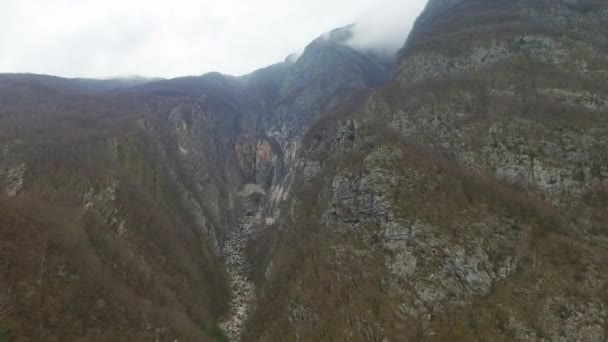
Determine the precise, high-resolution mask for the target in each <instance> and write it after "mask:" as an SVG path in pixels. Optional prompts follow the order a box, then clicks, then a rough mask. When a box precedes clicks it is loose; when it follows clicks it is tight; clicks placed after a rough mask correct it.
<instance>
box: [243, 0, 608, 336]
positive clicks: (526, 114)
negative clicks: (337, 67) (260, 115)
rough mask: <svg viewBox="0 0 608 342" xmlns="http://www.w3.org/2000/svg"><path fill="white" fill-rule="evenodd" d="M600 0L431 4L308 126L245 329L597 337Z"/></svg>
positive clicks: (602, 213) (600, 319) (602, 132)
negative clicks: (346, 96)
mask: <svg viewBox="0 0 608 342" xmlns="http://www.w3.org/2000/svg"><path fill="white" fill-rule="evenodd" d="M606 6H607V5H606V4H605V3H603V2H598V1H580V2H573V1H555V2H546V1H525V2H524V1H511V2H505V1H472V0H471V1H468V0H460V1H430V2H429V4H428V6H427V8H426V10H425V12H424V13H423V14H422V15H421V16H420V18H419V19H418V21H417V23H416V26H415V28H414V30H413V32H412V34H411V36H410V38H409V39H408V42H407V44H406V46H405V48H404V49H403V51H402V52H401V53H400V57H399V60H398V62H397V65H396V68H395V71H394V72H395V75H394V81H393V83H392V84H390V85H389V86H387V87H385V88H384V89H382V90H377V91H375V92H373V93H372V94H370V95H369V96H368V97H367V98H366V101H364V102H363V103H362V104H361V105H360V106H358V107H356V108H355V109H351V110H350V111H349V112H348V114H342V115H341V116H339V117H336V118H332V119H327V120H323V121H321V122H320V123H319V124H318V125H316V126H314V127H310V128H309V131H308V132H307V134H306V137H305V139H304V140H303V142H302V144H301V149H302V152H301V153H299V154H298V156H299V158H300V160H299V161H298V162H297V163H296V164H295V165H296V167H295V171H293V173H294V174H295V178H294V181H293V182H292V184H293V186H292V188H291V190H290V191H289V196H288V197H287V202H288V203H289V204H288V205H285V206H284V209H283V210H282V211H281V212H279V214H278V217H279V219H278V220H277V221H276V222H277V223H276V225H277V226H278V227H277V228H276V233H275V234H276V236H281V237H282V238H281V239H277V240H272V239H269V241H271V242H269V243H270V246H273V247H272V250H273V251H272V252H271V253H269V254H268V255H270V257H269V258H268V257H266V258H265V259H264V258H261V260H266V261H262V262H261V264H262V265H267V268H266V271H265V277H264V278H265V279H267V281H266V283H265V284H264V286H263V287H262V289H263V290H265V291H266V292H264V295H263V296H262V297H261V298H260V299H259V303H260V304H259V305H260V306H261V307H262V308H263V309H260V311H259V312H258V313H257V315H258V316H255V315H254V316H253V317H255V319H252V321H251V324H252V325H251V326H250V328H251V329H250V330H248V335H247V336H249V337H251V338H252V339H254V340H255V339H257V338H260V339H261V340H268V341H271V340H276V339H278V338H285V336H288V338H293V339H294V340H323V339H336V340H341V339H342V340H353V341H354V340H362V341H367V340H386V341H393V340H394V341H410V340H425V341H426V340H429V341H434V340H436V341H445V340H475V339H487V340H521V341H532V340H537V339H543V338H544V339H548V340H556V341H567V340H577V339H580V340H590V341H600V340H603V339H605V338H606V332H605V329H604V328H600V327H605V326H606V318H607V316H606V315H607V314H608V312H606V311H605V310H603V309H599V310H598V308H602V307H604V303H605V301H606V297H605V296H599V297H598V296H595V295H591V293H595V292H594V291H602V290H601V289H602V288H604V287H605V286H606V284H607V282H608V279H607V278H605V277H604V276H603V275H602V273H603V271H599V270H602V269H604V266H602V264H601V263H600V262H597V261H591V260H594V259H595V258H600V259H601V258H603V256H605V251H604V248H603V247H601V246H605V244H606V243H607V241H608V240H607V238H606V230H605V229H604V228H602V227H605V226H606V222H608V215H607V214H608V213H607V212H606V210H605V202H604V201H605V199H606V193H608V192H607V190H608V178H607V177H606V176H607V174H606V172H605V170H606V168H607V167H608V160H607V159H606V156H607V155H606V153H605V152H604V151H606V150H607V148H608V141H607V140H606V136H608V134H607V133H608V126H607V125H608V121H607V118H608V116H606V114H607V112H606V107H605V106H604V105H605V101H604V100H605V99H606V97H607V93H606V87H605V79H606V75H605V73H606V70H608V60H606V55H605V48H606V46H607V45H606V41H605V39H604V38H605V37H606V35H605V34H599V35H598V34H597V32H602V33H608V32H606V29H605V23H606V18H605V15H604V14H603V13H605V11H606V10H607V9H608V8H607V7H606ZM296 241H297V242H296ZM268 255H267V256H268ZM600 259H596V260H600ZM270 265H272V266H270ZM355 265H356V266H355ZM591 269H593V270H597V271H591ZM285 274H288V276H285ZM565 274H569V276H570V277H571V278H568V277H569V276H565ZM281 276H282V277H283V278H282V279H285V278H287V279H290V281H288V282H286V281H281V280H279V279H281V278H280V277H281ZM572 277H573V278H572ZM572 291H574V292H576V293H577V295H575V294H573V293H572ZM583 293H585V294H583ZM572 305H574V306H576V307H577V309H573V310H574V311H569V309H566V308H570V307H572ZM560 307H561V308H562V309H563V310H561V309H559V308H560ZM268 310H270V311H272V314H269V313H268ZM575 312H576V313H575ZM577 315H579V316H578V317H585V319H583V320H579V321H577V320H576V319H575V318H574V317H576V316H577ZM271 317H272V318H271ZM587 318H588V320H586V319H587ZM585 320H586V321H585ZM254 322H256V323H258V324H259V322H265V323H263V326H262V327H259V326H254ZM595 322H597V323H595Z"/></svg>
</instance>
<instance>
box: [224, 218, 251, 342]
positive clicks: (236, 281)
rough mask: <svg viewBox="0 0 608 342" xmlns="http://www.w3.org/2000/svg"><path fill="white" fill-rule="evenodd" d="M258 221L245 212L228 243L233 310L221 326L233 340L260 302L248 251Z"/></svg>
mask: <svg viewBox="0 0 608 342" xmlns="http://www.w3.org/2000/svg"><path fill="white" fill-rule="evenodd" d="M256 223H257V220H256V217H255V216H244V217H243V218H242V219H241V220H240V222H239V224H238V226H237V228H236V229H235V230H234V231H233V232H232V233H231V234H230V236H228V239H227V240H226V243H225V245H224V256H225V258H226V267H227V268H228V275H229V278H230V289H231V291H232V301H231V303H230V312H229V314H228V316H227V317H226V319H225V320H224V321H222V323H221V324H220V326H221V327H222V329H223V330H224V331H225V332H226V335H227V336H228V339H229V340H230V341H231V342H236V341H239V340H240V338H241V334H242V332H243V325H244V323H245V321H246V320H247V317H248V315H249V313H250V312H251V311H252V309H253V307H254V306H255V304H256V299H257V298H256V293H255V285H254V284H253V281H251V279H250V277H249V269H250V263H249V261H248V260H247V256H246V255H245V247H246V246H247V241H248V239H249V236H251V234H252V232H253V230H254V228H255V226H256Z"/></svg>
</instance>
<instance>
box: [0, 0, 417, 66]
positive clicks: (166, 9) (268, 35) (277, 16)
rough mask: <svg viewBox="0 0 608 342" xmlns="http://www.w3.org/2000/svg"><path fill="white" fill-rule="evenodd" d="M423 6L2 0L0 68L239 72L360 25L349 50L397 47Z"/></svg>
mask: <svg viewBox="0 0 608 342" xmlns="http://www.w3.org/2000/svg"><path fill="white" fill-rule="evenodd" d="M425 3H426V0H388V1H383V0H214V1H208V0H0V72H31V73H43V74H52V75H59V76H65V77H97V78H106V77H113V76H128V75H141V76H158V77H176V76H184V75H199V74H203V73H205V72H209V71H219V72H222V73H226V74H232V75H241V74H245V73H248V72H251V71H253V70H255V69H257V68H260V67H264V66H267V65H270V64H273V63H276V62H279V61H282V60H283V59H284V58H285V57H287V55H289V54H290V53H297V52H301V51H302V50H303V48H304V47H305V46H306V45H307V44H308V43H309V42H310V41H312V40H313V39H314V38H316V37H317V36H319V35H321V34H323V33H324V32H326V31H328V30H331V29H333V28H336V27H340V26H344V25H347V24H350V23H353V22H358V23H359V24H358V26H357V28H356V29H355V32H356V33H357V35H356V37H355V38H354V40H353V41H352V44H353V46H358V47H362V48H368V47H373V48H378V49H388V50H391V51H392V50H394V49H396V48H397V47H399V46H401V44H402V43H403V41H404V40H405V38H406V36H407V34H408V32H409V29H410V27H411V25H412V23H413V21H414V19H415V18H416V17H417V15H418V14H419V13H420V11H421V10H422V8H423V7H424V4H425Z"/></svg>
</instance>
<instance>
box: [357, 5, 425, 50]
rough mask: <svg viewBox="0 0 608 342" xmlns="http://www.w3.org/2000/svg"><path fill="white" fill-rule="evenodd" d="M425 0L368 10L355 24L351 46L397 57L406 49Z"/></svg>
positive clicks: (379, 6)
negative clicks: (399, 52) (404, 47)
mask: <svg viewBox="0 0 608 342" xmlns="http://www.w3.org/2000/svg"><path fill="white" fill-rule="evenodd" d="M425 5H426V1H425V0H410V1H406V0H391V1H388V2H384V3H381V4H378V5H375V6H374V7H372V8H370V9H369V10H368V11H366V12H365V13H364V14H363V15H362V16H361V17H360V18H359V19H358V20H357V22H356V23H355V25H354V27H353V29H352V32H353V37H352V38H351V39H350V40H349V41H348V42H347V44H348V45H349V46H351V47H353V48H356V49H360V50H374V51H377V52H380V53H384V54H394V53H396V52H397V51H398V50H399V49H401V48H402V47H403V45H404V44H405V41H406V39H407V37H408V35H409V33H410V31H411V30H412V26H413V25H414V22H415V21H416V18H417V17H418V15H419V14H420V13H421V12H422V10H423V8H424V6H425Z"/></svg>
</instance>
